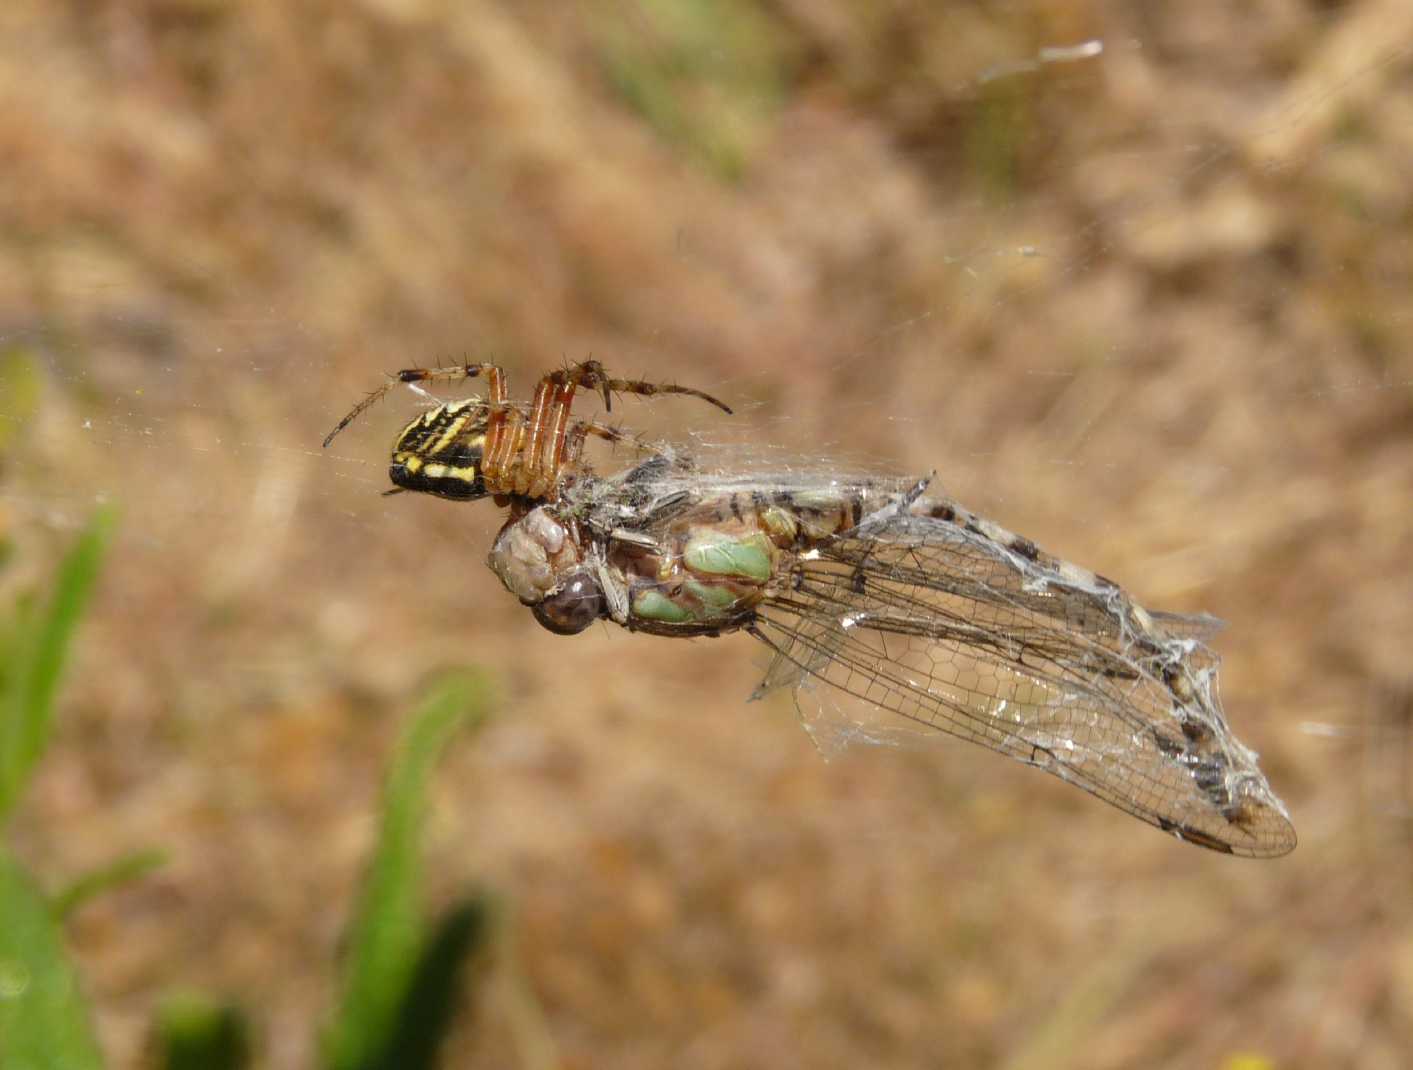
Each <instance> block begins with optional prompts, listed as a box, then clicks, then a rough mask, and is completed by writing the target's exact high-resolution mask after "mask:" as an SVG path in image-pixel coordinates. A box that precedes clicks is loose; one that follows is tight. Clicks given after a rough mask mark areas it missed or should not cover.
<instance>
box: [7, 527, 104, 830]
mask: <svg viewBox="0 0 1413 1070" xmlns="http://www.w3.org/2000/svg"><path fill="white" fill-rule="evenodd" d="M112 527H113V513H112V511H111V510H109V509H103V510H100V511H99V512H98V513H97V514H96V515H95V516H94V518H93V520H92V521H91V522H90V523H89V525H88V528H87V530H85V531H84V533H83V534H82V535H81V536H80V537H79V540H78V542H77V544H75V546H74V548H73V549H72V550H70V551H69V553H68V555H67V556H66V557H65V558H64V562H63V564H62V565H61V566H60V569H59V575H58V578H57V580H56V582H55V585H54V596H53V598H52V599H51V600H50V602H49V605H48V607H47V608H46V609H44V610H41V611H29V612H27V613H26V614H25V619H24V620H23V621H22V622H21V626H20V629H19V630H18V631H17V632H15V633H14V634H12V636H11V637H10V638H11V644H10V646H11V649H10V650H8V651H7V652H6V656H7V657H8V658H9V659H10V665H9V671H8V672H7V673H6V674H5V680H4V685H5V686H4V693H3V694H0V818H3V817H4V816H5V815H6V814H7V813H9V811H10V809H11V808H12V807H13V806H14V804H15V802H16V800H18V799H19V797H20V793H21V792H22V791H23V789H24V785H25V782H26V781H27V780H28V779H29V774H30V771H31V770H32V769H33V768H34V765H35V763H36V762H37V761H38V760H39V757H40V755H42V754H43V753H44V747H45V744H47V743H48V741H49V734H50V730H51V728H52V726H53V721H54V696H55V694H56V693H57V691H58V689H59V677H60V674H61V673H62V672H63V668H64V659H65V656H66V655H67V653H68V649H69V641H70V639H71V638H72V636H73V632H74V628H75V627H76V626H77V624H78V621H79V617H80V616H82V614H83V608H84V605H85V604H86V603H87V601H88V596H89V594H90V593H91V592H92V590H93V584H94V581H95V580H96V579H97V577H98V567H99V563H100V562H101V561H102V558H103V551H104V548H105V547H106V546H107V543H108V538H109V535H110V533H111V531H112Z"/></svg>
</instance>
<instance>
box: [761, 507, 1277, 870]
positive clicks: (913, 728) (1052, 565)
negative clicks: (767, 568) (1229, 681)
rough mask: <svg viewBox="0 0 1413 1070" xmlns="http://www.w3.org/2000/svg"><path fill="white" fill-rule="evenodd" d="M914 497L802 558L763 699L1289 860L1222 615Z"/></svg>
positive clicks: (773, 618) (768, 636)
mask: <svg viewBox="0 0 1413 1070" xmlns="http://www.w3.org/2000/svg"><path fill="white" fill-rule="evenodd" d="M919 489H920V486H919ZM911 497H912V496H904V497H903V498H900V499H898V501H897V502H896V503H895V504H894V505H893V506H891V507H888V508H884V509H881V510H878V511H877V512H875V513H874V514H873V515H871V516H870V517H868V518H866V519H865V520H864V521H863V522H862V523H861V524H860V525H859V526H858V527H857V528H856V529H854V530H853V531H851V532H848V533H846V534H844V535H841V536H839V537H836V538H834V539H831V540H829V541H827V542H825V543H823V544H821V545H820V546H818V547H817V548H815V549H812V550H808V551H806V552H804V553H803V554H801V555H800V557H799V559H798V560H797V561H796V563H795V565H794V566H793V575H792V576H791V577H790V580H789V582H788V583H782V584H780V585H779V587H778V589H777V590H776V591H775V593H774V594H773V595H772V597H771V598H770V599H769V600H768V601H767V602H766V603H765V604H764V605H763V606H762V607H761V608H760V612H759V620H758V622H757V624H756V625H755V626H754V627H753V629H752V631H753V633H754V634H755V635H756V636H757V638H759V639H761V640H763V641H764V642H765V643H767V644H768V645H769V646H770V647H771V648H772V649H773V650H774V652H775V657H774V659H773V661H772V664H771V666H770V668H769V670H768V671H767V674H766V677H765V680H764V681H763V682H762V684H761V686H760V688H759V689H758V691H757V696H759V695H761V694H764V693H765V692H767V691H770V690H773V689H775V688H778V687H791V688H798V687H799V686H800V685H801V684H802V683H803V682H805V681H806V680H807V679H808V678H811V677H812V678H814V679H817V680H819V681H822V682H824V683H825V684H828V685H830V686H832V687H834V688H838V689H839V690H840V691H841V692H844V693H847V694H848V695H852V696H855V697H856V698H857V699H859V700H861V702H862V703H863V704H864V707H863V708H865V709H868V708H872V709H873V710H874V711H881V712H885V713H886V714H887V715H888V716H887V717H886V718H878V719H872V718H870V719H862V718H861V719H860V720H859V721H858V722H857V724H856V726H855V727H856V732H855V733H854V735H855V737H856V738H863V739H867V740H873V741H880V742H885V741H886V742H899V741H907V740H908V739H909V737H910V735H911V736H915V735H916V734H917V733H918V732H931V731H932V730H937V731H941V732H945V733H948V734H949V735H952V736H956V737H958V738H960V739H965V740H969V741H970V742H973V743H979V744H981V745H982V746H984V747H987V748H989V749H991V750H995V751H998V752H1000V753H1002V754H1006V755H1009V756H1010V757H1012V758H1015V759H1017V760H1019V761H1021V762H1024V763H1026V764H1028V765H1034V766H1037V767H1039V768H1041V769H1044V770H1046V771H1047V772H1049V773H1052V774H1054V775H1055V776H1058V777H1060V778H1061V779H1062V780H1065V781H1068V782H1069V783H1072V784H1075V785H1077V786H1079V787H1081V788H1083V789H1084V790H1086V791H1088V792H1090V793H1091V794H1093V795H1096V796H1098V797H1099V798H1101V799H1103V800H1104V801H1105V802H1108V803H1111V804H1112V805H1114V806H1116V807H1118V808H1119V809H1121V810H1124V811H1126V812H1127V813H1130V814H1132V815H1133V816H1135V817H1138V818H1140V819H1141V820H1143V821H1146V822H1148V823H1149V824H1152V825H1155V826H1157V827H1158V828H1160V829H1163V830H1165V831H1167V832H1171V833H1174V834H1175V835H1177V836H1179V837H1181V838H1182V839H1185V840H1188V841H1189V842H1192V843H1196V844H1199V845H1201V846H1204V847H1209V848H1212V849H1214V850H1219V851H1224V852H1229V853H1233V854H1238V855H1246V856H1250V857H1273V856H1277V855H1282V854H1285V853H1287V852H1288V851H1290V850H1291V849H1293V848H1294V846H1295V842H1296V837H1295V830H1294V828H1293V827H1292V826H1291V823H1290V819H1289V815H1288V814H1287V812H1286V809H1285V806H1284V805H1283V804H1282V803H1281V801H1280V800H1279V799H1278V798H1277V797H1276V796H1275V794H1274V793H1273V792H1272V791H1271V788H1270V786H1269V785H1268V784H1267V782H1266V779H1265V777H1264V776H1263V775H1262V773H1261V771H1260V770H1259V769H1258V768H1257V765H1256V756H1255V754H1253V753H1252V752H1251V751H1250V750H1248V749H1247V748H1246V747H1245V746H1243V745H1242V744H1241V742H1240V741H1238V740H1237V739H1236V738H1235V737H1234V736H1233V735H1232V733H1231V731H1230V729H1229V728H1228V727H1227V724H1226V720H1225V718H1224V717H1223V716H1222V711H1221V705H1220V701H1219V698H1218V693H1217V665H1218V658H1217V656H1216V655H1215V654H1214V653H1213V652H1212V651H1211V650H1210V649H1209V648H1208V647H1207V646H1206V645H1205V644H1204V643H1203V642H1202V638H1204V637H1205V636H1206V635H1209V634H1210V633H1211V632H1212V631H1213V630H1214V628H1215V626H1216V623H1217V622H1216V621H1215V619H1214V618H1210V617H1197V618H1184V617H1178V616H1175V615H1169V614H1150V613H1148V612H1147V611H1146V610H1144V609H1143V608H1142V607H1140V606H1138V605H1137V604H1136V603H1134V602H1133V601H1132V600H1131V599H1130V598H1129V597H1128V596H1127V595H1126V594H1125V593H1124V592H1123V591H1122V590H1121V589H1120V588H1119V587H1118V586H1117V585H1115V584H1113V583H1112V582H1111V581H1108V580H1104V579H1103V578H1101V577H1098V576H1095V575H1094V574H1093V573H1090V572H1088V571H1086V570H1084V569H1080V568H1078V567H1076V566H1073V565H1070V564H1068V563H1067V562H1063V561H1061V560H1059V559H1058V558H1054V557H1051V556H1050V555H1048V554H1045V553H1043V552H1041V551H1040V550H1038V549H1037V548H1036V547H1035V546H1034V544H1032V543H1030V542H1029V541H1028V540H1025V539H1020V538H1018V537H1016V536H1013V535H1011V534H1010V533H1009V532H1006V531H1004V530H1003V529H1001V528H999V527H997V526H995V525H992V524H990V523H989V522H987V521H984V520H982V519H980V518H978V517H975V516H973V515H971V514H969V513H967V512H966V511H965V510H963V509H961V508H960V507H958V506H955V505H954V504H953V503H949V502H945V501H944V502H933V501H927V500H918V501H912V500H910V499H911Z"/></svg>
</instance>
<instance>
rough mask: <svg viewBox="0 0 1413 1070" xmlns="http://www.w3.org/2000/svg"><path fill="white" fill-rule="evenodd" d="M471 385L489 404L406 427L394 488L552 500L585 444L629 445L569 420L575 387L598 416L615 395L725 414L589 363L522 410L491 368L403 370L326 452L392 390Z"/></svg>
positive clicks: (565, 373) (461, 497)
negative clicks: (474, 382) (593, 401)
mask: <svg viewBox="0 0 1413 1070" xmlns="http://www.w3.org/2000/svg"><path fill="white" fill-rule="evenodd" d="M476 378H485V380H486V383H487V387H488V389H487V395H488V396H487V397H486V398H484V399H482V398H476V397H472V398H464V399H461V400H459V401H448V402H445V403H444V404H441V405H438V406H437V407H436V408H434V409H430V410H428V411H427V412H424V413H423V414H422V415H421V416H418V417H417V418H416V419H415V420H412V421H411V422H410V423H408V424H407V426H406V427H404V428H403V429H402V431H401V432H400V433H399V434H398V436H397V440H396V442H395V443H394V444H393V452H392V464H391V466H390V467H389V469H388V477H389V478H390V479H391V480H392V481H393V483H394V484H396V485H397V488H398V489H399V490H412V491H420V492H421V493H424V494H434V495H436V496H437V497H440V498H450V499H452V500H454V501H473V500H476V499H478V498H484V497H487V496H494V497H495V498H496V499H497V502H498V503H499V504H505V502H506V501H509V500H512V499H522V500H530V501H542V500H546V499H550V498H553V497H555V496H556V495H557V494H558V492H559V490H560V489H561V488H562V487H563V485H564V482H565V481H566V480H567V479H568V478H570V477H571V476H573V475H575V474H576V473H577V472H578V471H579V461H580V457H581V455H582V454H583V451H584V442H585V440H586V439H587V438H588V436H590V435H593V436H595V437H596V438H601V439H605V440H607V441H609V442H621V441H624V440H625V439H627V438H628V437H629V436H627V435H626V434H624V432H622V431H619V430H616V429H614V428H611V427H604V426H603V425H602V424H596V423H593V422H592V421H585V420H574V421H572V422H571V420H570V410H571V409H572V407H573V405H574V394H575V391H577V390H578V389H579V388H580V387H583V388H584V389H586V390H595V391H597V392H598V393H599V394H601V395H602V397H603V402H604V408H605V409H609V410H611V409H612V408H613V395H614V394H638V395H640V396H642V397H651V396H653V395H655V394H685V395H687V396H689V397H695V398H701V399H702V400H703V401H706V402H710V403H711V404H712V405H715V406H716V407H717V408H718V409H721V410H722V411H723V412H725V413H728V414H729V413H730V412H731V409H730V407H729V406H728V405H726V404H725V403H724V402H721V401H718V400H717V399H716V398H714V397H712V396H711V395H710V394H707V393H704V392H702V391H700V390H697V389H694V388H693V387H690V386H676V385H674V384H665V383H648V382H643V381H642V380H639V379H613V378H610V377H609V375H608V373H607V372H605V371H604V367H603V365H602V364H600V363H599V362H598V361H596V360H586V361H582V362H580V363H578V364H573V365H571V366H570V367H568V368H564V369H561V370H559V371H553V372H550V373H549V374H547V375H545V376H544V377H543V378H542V379H541V380H540V382H539V385H538V386H537V387H535V396H534V398H533V400H531V402H530V404H529V405H528V406H527V405H524V404H522V403H519V402H513V401H510V400H509V399H508V397H507V393H506V387H505V372H504V370H503V369H502V368H501V367H500V366H499V365H496V364H486V363H480V364H459V365H454V366H452V367H449V368H406V369H404V370H402V371H400V372H398V373H397V375H395V376H392V377H390V378H389V379H388V381H387V382H386V383H384V384H383V385H382V386H381V387H379V388H378V389H377V390H375V391H373V392H372V393H371V394H369V395H368V396H367V397H366V398H364V399H363V400H362V401H360V402H359V403H358V404H357V405H355V406H354V407H353V409H352V411H350V412H349V414H348V415H347V416H345V417H344V418H343V419H342V420H340V421H339V422H338V424H337V426H335V427H334V429H333V430H332V431H330V432H329V434H328V437H327V438H325V439H324V445H325V446H328V445H329V443H330V442H332V441H333V440H334V437H335V436H336V435H337V434H338V433H339V432H340V431H342V430H343V429H344V428H345V427H347V426H348V425H349V424H351V423H352V422H353V421H354V420H356V419H357V418H358V417H359V416H360V415H362V413H363V412H364V411H365V410H367V409H368V408H369V407H370V406H371V405H373V404H374V403H375V402H377V401H379V400H381V399H382V398H383V397H384V396H385V395H386V394H387V392H388V391H389V390H391V389H392V388H393V387H394V386H396V385H397V384H399V383H425V382H437V381H440V382H449V383H455V382H460V381H461V380H463V379H476ZM389 493H396V492H395V491H393V492H389Z"/></svg>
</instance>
